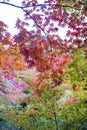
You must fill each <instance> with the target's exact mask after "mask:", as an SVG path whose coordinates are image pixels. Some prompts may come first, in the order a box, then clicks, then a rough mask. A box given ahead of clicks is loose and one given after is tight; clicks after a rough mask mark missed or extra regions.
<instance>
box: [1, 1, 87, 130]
mask: <svg viewBox="0 0 87 130" xmlns="http://www.w3.org/2000/svg"><path fill="white" fill-rule="evenodd" d="M0 4H6V5H8V6H13V7H15V8H19V9H21V10H22V11H23V13H24V20H20V19H19V18H18V19H17V21H16V28H17V29H18V30H19V33H18V34H17V35H14V36H13V37H10V34H9V33H8V31H6V27H7V26H6V25H5V24H4V23H3V22H1V24H0V35H1V38H0V42H1V43H2V44H6V43H7V41H8V44H9V45H10V46H14V45H13V44H12V43H13V42H14V43H15V45H17V46H18V47H19V49H20V52H21V53H22V54H23V55H24V58H25V61H26V63H27V65H28V67H29V68H31V67H33V66H35V67H36V69H37V71H38V72H39V74H38V75H37V77H36V85H35V86H34V87H33V88H31V89H32V96H31V104H32V103H33V102H34V101H35V104H34V105H35V106H34V107H33V110H34V111H33V112H35V113H38V111H39V114H45V117H47V116H48V117H49V118H50V117H53V118H54V121H55V127H54V128H55V129H56V130H58V122H57V115H58V111H59V110H60V107H61V105H62V107H65V105H67V104H72V103H78V102H79V101H80V100H85V99H86V98H85V96H83V95H85V94H86V93H85V94H83V91H84V90H87V87H86V85H87V84H86V82H87V69H86V68H87V54H86V53H87V22H86V20H87V1H86V0H83V1H81V0H44V3H42V4H39V1H37V0H32V1H28V0H23V1H22V2H21V6H19V5H14V4H12V3H11V1H0ZM31 21H32V22H33V25H32V27H31ZM60 28H61V29H62V28H67V31H66V36H65V38H64V39H62V38H61V37H60V36H59V35H58V31H59V29H60ZM11 41H13V42H11ZM8 62H9V61H8ZM84 66H85V67H84ZM80 82H81V84H80ZM67 91H68V92H73V93H74V96H71V97H69V98H66V101H65V102H64V104H62V103H60V102H62V100H63V98H64V94H65V93H66V94H67ZM75 94H77V97H76V96H75ZM79 95H80V96H79ZM40 111H41V112H42V113H40ZM46 112H47V113H46ZM35 113H34V114H35ZM48 113H49V114H48Z"/></svg>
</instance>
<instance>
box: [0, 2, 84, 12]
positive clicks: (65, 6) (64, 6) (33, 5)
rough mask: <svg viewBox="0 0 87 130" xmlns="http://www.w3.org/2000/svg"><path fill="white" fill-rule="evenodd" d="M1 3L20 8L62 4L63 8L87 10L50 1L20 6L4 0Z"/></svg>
mask: <svg viewBox="0 0 87 130" xmlns="http://www.w3.org/2000/svg"><path fill="white" fill-rule="evenodd" d="M0 4H4V5H9V6H13V7H16V8H20V9H25V8H31V7H47V6H54V7H55V6H61V7H63V8H67V7H68V8H72V9H75V10H78V11H79V10H85V8H76V7H73V6H70V5H65V4H50V3H47V4H32V5H29V6H18V5H15V4H12V3H8V2H2V1H0Z"/></svg>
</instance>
